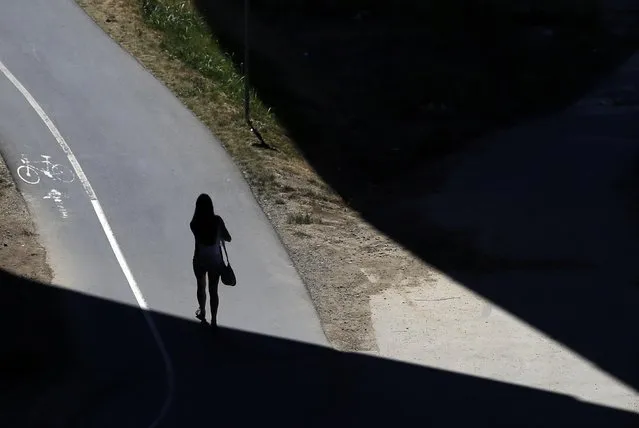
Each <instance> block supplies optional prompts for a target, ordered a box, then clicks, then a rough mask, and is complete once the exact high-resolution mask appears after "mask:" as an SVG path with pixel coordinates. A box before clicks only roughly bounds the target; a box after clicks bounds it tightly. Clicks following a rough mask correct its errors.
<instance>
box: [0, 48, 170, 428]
mask: <svg viewBox="0 0 639 428" xmlns="http://www.w3.org/2000/svg"><path fill="white" fill-rule="evenodd" d="M0 71H2V73H3V74H4V75H5V76H6V77H7V79H9V81H10V82H11V83H12V84H13V86H15V87H16V89H17V90H18V91H20V93H21V94H22V96H23V97H24V98H25V99H26V100H27V102H28V103H29V104H30V105H31V107H33V109H34V110H35V111H36V113H38V116H40V119H42V121H43V122H44V124H45V125H46V126H47V128H49V131H50V132H51V134H52V135H53V137H54V138H55V139H56V141H57V142H58V145H59V146H60V148H61V149H62V151H63V152H64V153H65V154H66V155H67V159H69V163H71V166H72V167H73V170H74V171H75V173H76V175H77V176H78V179H79V180H80V182H81V183H82V186H83V187H84V190H85V192H86V194H87V195H88V196H89V199H90V200H91V205H92V206H93V210H94V211H95V215H96V216H97V217H98V220H99V221H100V225H101V226H102V230H103V231H104V234H105V235H106V238H107V240H108V241H109V244H110V245H111V249H112V250H113V253H114V254H115V258H116V259H117V260H118V263H119V265H120V269H122V272H123V273H124V276H125V277H126V280H127V282H128V283H129V287H130V288H131V291H132V292H133V295H134V296H135V300H136V301H137V303H138V306H139V307H140V308H141V309H142V313H143V314H144V317H145V319H146V322H147V324H148V326H149V329H150V330H151V334H152V335H153V338H154V339H155V342H156V344H157V345H158V348H159V349H160V353H161V354H162V358H163V360H164V366H165V370H166V377H167V394H166V397H165V400H164V403H163V405H162V409H161V410H160V413H159V414H158V416H157V417H156V418H155V420H154V421H153V422H152V423H151V425H150V426H149V428H155V427H157V426H158V425H159V423H160V422H161V421H162V419H163V418H164V416H165V415H166V413H167V412H168V410H169V407H170V406H171V402H172V401H173V391H174V386H173V383H174V374H173V365H172V363H171V358H170V357H169V353H168V351H167V350H166V346H165V345H164V341H163V340H162V337H161V336H160V332H159V331H158V329H157V326H156V325H155V322H154V321H153V318H151V314H150V313H149V312H148V309H149V306H148V304H147V302H146V300H145V298H144V295H143V294H142V291H141V290H140V287H138V284H137V282H136V280H135V278H134V277H133V273H131V269H130V268H129V265H128V263H127V262H126V259H125V258H124V254H122V250H121V249H120V245H119V244H118V241H117V240H116V239H115V235H114V234H113V230H112V229H111V226H110V225H109V222H108V220H107V218H106V215H105V214H104V210H102V206H101V205H100V201H99V200H98V197H97V196H96V194H95V192H94V191H93V187H92V186H91V183H90V182H89V179H88V178H87V176H86V175H85V174H84V171H83V170H82V167H81V166H80V163H79V162H78V160H77V158H76V157H75V155H74V154H73V151H71V148H70V147H69V145H68V144H67V142H66V141H65V139H64V137H62V134H61V133H60V131H59V130H58V128H57V127H56V126H55V124H54V123H53V121H52V120H51V118H49V116H48V115H47V114H46V113H45V111H44V110H43V109H42V107H41V106H40V104H38V102H37V101H36V100H35V98H33V96H32V95H31V93H29V91H28V90H27V89H26V88H25V87H24V86H23V85H22V83H20V81H19V80H18V79H17V78H16V77H15V76H14V75H13V73H11V71H9V69H8V68H7V67H6V66H5V65H4V64H3V62H2V61H0Z"/></svg>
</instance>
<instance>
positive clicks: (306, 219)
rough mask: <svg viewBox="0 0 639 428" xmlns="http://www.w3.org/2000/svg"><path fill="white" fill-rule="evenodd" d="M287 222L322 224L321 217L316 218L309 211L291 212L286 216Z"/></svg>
mask: <svg viewBox="0 0 639 428" xmlns="http://www.w3.org/2000/svg"><path fill="white" fill-rule="evenodd" d="M286 222H287V223H288V224H313V223H316V224H320V223H321V221H320V219H319V218H316V217H314V216H313V215H311V214H310V213H307V212H295V213H290V214H289V215H288V216H287V217H286Z"/></svg>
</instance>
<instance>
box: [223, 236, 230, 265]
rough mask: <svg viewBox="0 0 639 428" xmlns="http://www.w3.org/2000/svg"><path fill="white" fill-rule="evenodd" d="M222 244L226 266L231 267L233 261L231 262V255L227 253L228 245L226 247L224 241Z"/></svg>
mask: <svg viewBox="0 0 639 428" xmlns="http://www.w3.org/2000/svg"><path fill="white" fill-rule="evenodd" d="M220 243H221V244H222V249H223V250H224V255H225V256H226V264H227V265H229V266H231V261H230V260H229V253H227V252H226V245H224V239H221V240H220Z"/></svg>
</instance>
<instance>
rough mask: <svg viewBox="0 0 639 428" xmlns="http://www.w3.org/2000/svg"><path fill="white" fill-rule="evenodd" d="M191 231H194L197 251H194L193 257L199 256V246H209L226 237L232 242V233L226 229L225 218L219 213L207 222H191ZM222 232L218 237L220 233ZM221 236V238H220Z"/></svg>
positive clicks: (226, 239)
mask: <svg viewBox="0 0 639 428" xmlns="http://www.w3.org/2000/svg"><path fill="white" fill-rule="evenodd" d="M190 227H191V232H193V236H194V237H195V251H194V252H193V257H194V258H195V257H197V255H198V246H199V245H202V246H207V245H214V244H215V243H216V242H218V240H221V239H224V240H225V241H227V242H231V235H230V234H229V232H228V230H227V229H226V225H225V224H224V220H222V217H220V216H219V215H217V214H216V215H215V217H213V219H212V221H206V222H201V221H200V222H197V223H195V222H193V221H191V223H190ZM220 233H221V234H222V235H221V236H219V238H218V234H220ZM220 238H221V239H220Z"/></svg>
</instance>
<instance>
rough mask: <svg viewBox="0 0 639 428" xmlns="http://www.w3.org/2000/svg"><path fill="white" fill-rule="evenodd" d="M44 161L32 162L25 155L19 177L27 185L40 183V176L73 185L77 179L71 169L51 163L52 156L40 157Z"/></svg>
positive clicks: (19, 168)
mask: <svg viewBox="0 0 639 428" xmlns="http://www.w3.org/2000/svg"><path fill="white" fill-rule="evenodd" d="M40 156H41V157H42V159H43V160H41V161H33V162H32V161H30V160H29V159H28V158H27V157H26V156H25V155H22V159H20V161H21V162H22V165H20V166H19V167H18V171H17V172H18V177H20V178H21V179H22V181H24V182H25V183H29V184H38V183H39V182H40V174H43V175H44V176H45V177H48V178H50V179H52V180H56V181H60V182H62V183H71V182H72V181H73V180H74V179H75V175H74V174H73V171H71V169H70V168H68V167H66V166H64V165H60V164H57V163H53V162H51V160H50V159H51V156H45V155H40Z"/></svg>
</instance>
